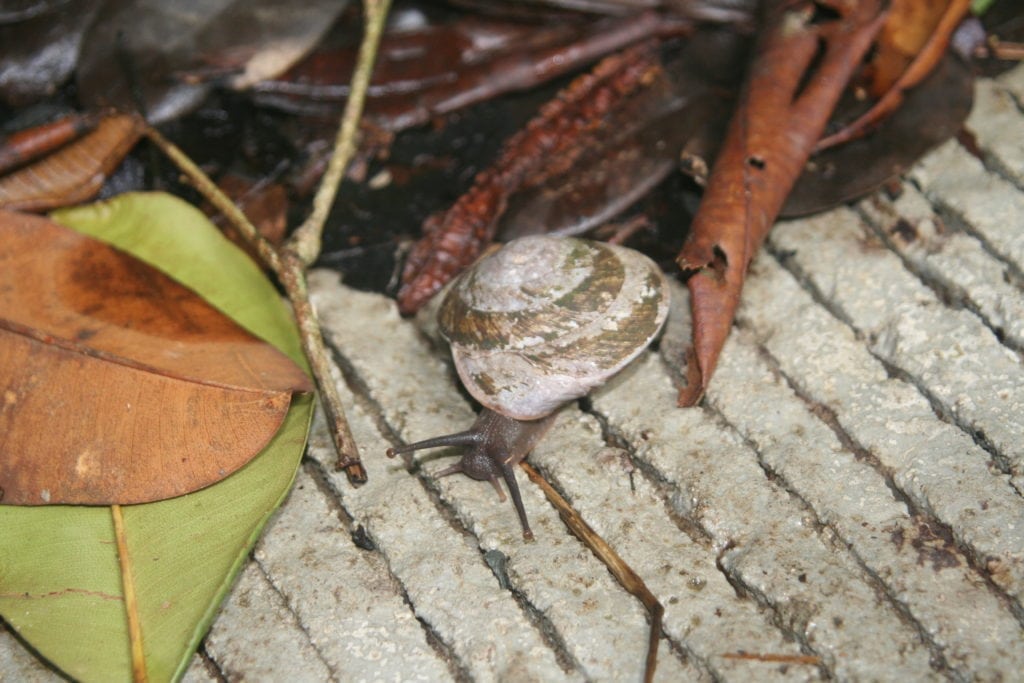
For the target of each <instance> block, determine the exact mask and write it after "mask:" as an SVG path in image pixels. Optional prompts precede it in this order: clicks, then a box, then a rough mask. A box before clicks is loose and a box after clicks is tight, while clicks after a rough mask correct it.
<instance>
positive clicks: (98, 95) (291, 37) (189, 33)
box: [78, 0, 347, 122]
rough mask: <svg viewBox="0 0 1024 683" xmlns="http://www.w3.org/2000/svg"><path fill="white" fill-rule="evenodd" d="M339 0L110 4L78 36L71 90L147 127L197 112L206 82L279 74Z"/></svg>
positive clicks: (116, 0) (312, 40)
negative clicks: (137, 116) (139, 118)
mask: <svg viewBox="0 0 1024 683" xmlns="http://www.w3.org/2000/svg"><path fill="white" fill-rule="evenodd" d="M346 4H347V3H346V2H344V1H343V0H316V1H315V2H305V3H299V4H293V3H280V2H275V1H274V0H259V1H258V2H243V1H241V0H184V1H178V2H173V3H168V2H163V1H161V0H139V1H135V0H110V1H108V2H107V3H106V4H105V6H104V7H103V9H102V11H100V13H99V14H98V15H97V17H96V20H95V22H94V24H93V28H92V29H91V30H90V31H89V33H88V34H87V36H86V40H85V44H84V47H83V49H82V54H81V59H80V62H79V68H78V88H79V92H80V96H81V98H82V100H83V102H84V103H85V104H86V105H88V106H90V107H102V106H113V107H116V108H118V109H121V110H123V111H135V110H137V109H138V107H139V105H142V106H143V108H144V109H145V111H144V112H143V113H144V114H145V115H146V116H147V118H148V119H149V120H150V121H152V122H161V121H165V120H167V119H169V118H172V117H175V116H177V115H179V114H181V113H183V112H185V111H188V110H190V109H192V108H193V107H195V106H197V105H198V104H199V102H200V101H201V100H202V99H203V98H204V97H205V96H206V94H207V93H208V91H209V89H210V87H211V86H212V85H213V84H223V85H226V86H230V87H236V88H244V87H247V86H248V85H251V84H252V83H254V82H256V81H258V80H261V79H264V78H269V77H270V76H273V75H275V74H277V73H280V72H281V71H284V70H285V69H287V68H288V67H289V66H291V65H292V64H293V63H295V62H296V61H297V60H298V59H300V58H301V57H302V56H303V55H304V54H305V53H306V52H307V51H308V50H309V49H311V48H312V46H313V45H315V44H316V42H317V41H318V40H319V39H320V38H321V37H322V36H323V35H324V33H326V31H327V30H328V29H329V28H330V26H331V24H332V23H333V22H334V20H335V18H336V17H337V16H338V15H339V14H340V13H341V11H342V10H343V9H344V8H345V6H346Z"/></svg>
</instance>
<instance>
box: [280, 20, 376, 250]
mask: <svg viewBox="0 0 1024 683" xmlns="http://www.w3.org/2000/svg"><path fill="white" fill-rule="evenodd" d="M364 3H365V4H364V12H365V17H366V27H365V29H364V30H363V42H362V44H361V45H360V46H359V59H358V61H357V62H356V70H355V73H353V74H352V85H351V88H350V90H349V96H348V100H347V101H346V102H345V111H344V112H343V113H342V115H341V123H340V124H339V125H338V135H337V137H336V138H335V141H334V151H333V152H332V154H331V160H330V162H329V163H328V165H327V170H326V171H325V172H324V176H323V179H322V180H321V181H320V187H319V188H318V189H317V191H316V196H315V197H314V198H313V210H312V212H310V214H309V217H308V218H307V219H306V220H305V222H304V223H303V224H302V225H300V226H299V227H298V228H297V229H296V230H295V232H294V233H293V234H292V236H291V239H289V241H288V245H287V246H288V248H289V249H291V250H292V251H294V252H295V253H296V254H297V255H298V256H299V259H300V260H301V261H302V263H303V264H304V265H305V266H309V265H310V264H312V263H313V262H314V261H316V259H317V258H318V257H319V256H320V244H321V238H322V236H323V231H324V223H326V222H327V215H328V214H329V213H330V211H331V207H332V206H333V205H334V198H335V197H336V196H337V194H338V187H339V186H340V185H341V181H342V179H343V178H344V177H345V171H346V169H347V168H348V165H349V162H351V161H352V157H353V155H355V153H356V149H357V148H358V144H359V135H358V134H359V121H360V119H362V116H363V104H364V103H365V101H366V91H367V89H368V88H369V86H370V77H371V76H372V75H373V65H374V62H375V60H376V56H377V47H378V46H379V45H380V38H381V35H382V34H383V33H384V22H385V19H386V18H387V15H388V6H389V5H390V4H391V0H364Z"/></svg>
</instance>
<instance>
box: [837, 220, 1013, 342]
mask: <svg viewBox="0 0 1024 683" xmlns="http://www.w3.org/2000/svg"><path fill="white" fill-rule="evenodd" d="M878 208H879V209H880V210H883V211H886V210H890V211H891V210H892V209H891V207H878ZM854 210H855V211H856V212H857V215H859V216H860V219H861V221H862V222H863V223H864V224H865V225H867V226H868V227H870V228H871V229H872V231H873V232H874V233H875V235H876V236H877V237H878V239H879V240H880V241H881V242H882V243H883V244H884V245H885V246H886V247H887V248H888V249H889V251H891V252H893V253H894V254H895V255H896V256H897V257H899V259H900V262H901V263H902V264H903V268H904V269H905V270H906V271H907V272H909V273H911V274H912V275H914V277H916V278H917V279H918V280H920V281H921V282H922V283H923V284H924V285H925V286H926V287H928V288H929V289H930V290H931V291H932V293H934V294H935V296H936V298H938V299H939V300H940V301H942V302H943V303H944V304H945V305H946V306H947V307H949V308H953V309H962V310H966V311H968V312H970V313H971V314H973V315H974V316H975V317H976V318H978V320H980V321H981V323H982V324H983V325H984V326H985V327H986V328H988V329H989V331H991V332H992V334H993V335H995V337H996V339H998V340H999V343H1000V344H1002V345H1003V346H1005V347H1007V348H1008V349H1011V350H1013V351H1015V352H1017V353H1018V354H1021V353H1024V344H1021V343H1018V342H1017V341H1016V340H1014V339H1012V338H1009V337H1008V336H1007V333H1006V330H1005V329H1004V328H1003V327H1002V326H1001V325H998V324H996V323H995V322H993V320H992V319H991V318H990V317H989V316H988V314H987V313H985V311H983V310H982V307H981V305H980V304H979V303H978V302H977V301H976V300H975V299H974V298H973V297H972V296H971V293H970V292H969V291H968V290H966V289H964V288H963V287H960V286H959V285H958V284H957V283H955V282H946V281H944V280H943V279H942V278H941V276H938V275H936V274H935V273H933V272H930V271H929V265H928V264H927V263H918V262H916V261H914V260H913V259H911V258H910V257H909V256H908V255H907V253H906V252H905V251H904V250H902V249H899V248H898V247H897V245H896V241H895V240H893V238H892V236H891V235H890V234H889V232H888V231H887V230H886V229H885V228H884V226H883V225H881V224H880V223H879V222H878V221H876V220H874V219H873V218H872V216H871V215H870V214H869V213H868V212H867V211H865V210H864V209H863V208H861V207H860V206H859V205H858V206H855V207H854Z"/></svg>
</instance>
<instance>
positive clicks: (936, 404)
mask: <svg viewBox="0 0 1024 683" xmlns="http://www.w3.org/2000/svg"><path fill="white" fill-rule="evenodd" d="M765 249H766V250H767V251H768V252H769V253H770V254H771V255H772V256H773V257H774V258H775V260H776V262H777V263H778V264H779V265H780V266H782V267H783V268H784V269H785V270H786V271H787V272H788V273H789V274H790V275H792V276H793V278H794V279H795V280H796V281H797V283H798V284H799V285H800V286H801V287H802V288H803V289H804V291H806V292H807V293H808V294H809V295H810V297H811V298H812V299H813V300H814V301H815V303H817V304H818V305H819V306H821V307H822V308H823V309H824V310H825V311H826V312H827V313H829V315H831V316H832V317H833V318H835V319H836V320H838V321H839V322H841V323H843V324H844V325H846V326H847V327H848V328H849V329H850V330H851V331H852V332H853V333H854V335H855V336H856V338H857V339H858V340H860V341H863V342H865V346H864V348H865V350H866V351H867V352H868V353H869V354H870V355H871V357H872V358H874V359H875V360H877V361H878V362H879V363H880V364H881V365H882V366H883V367H884V368H885V371H886V372H887V373H888V375H889V376H890V377H891V378H893V379H897V380H899V381H901V382H904V383H905V384H907V385H909V386H912V387H913V388H914V389H915V390H916V391H917V392H918V394H920V395H921V396H922V397H923V398H924V399H925V400H926V401H927V402H928V403H929V405H930V406H931V408H932V412H933V413H934V414H935V416H936V417H937V418H938V419H939V420H941V421H942V422H945V423H946V424H949V425H952V426H954V427H956V428H957V429H959V430H960V431H962V432H964V433H965V434H967V435H968V436H969V437H970V438H971V440H972V441H974V443H975V444H976V445H977V446H978V447H979V448H981V449H982V450H984V451H985V452H986V453H988V455H989V456H990V457H991V458H992V462H993V463H994V464H995V465H996V467H997V468H998V469H999V470H1000V471H1001V472H1002V473H1003V474H1005V475H1007V476H1011V477H1013V476H1020V475H1021V474H1024V473H1020V472H1014V469H1015V466H1014V464H1013V463H1012V462H1011V461H1010V460H1009V459H1008V458H1007V456H1006V455H1005V454H1003V453H1002V452H1000V450H999V449H998V447H996V446H995V444H993V443H992V442H991V441H990V440H989V439H988V437H987V436H986V435H985V433H984V430H982V429H981V428H979V427H976V426H974V425H973V424H972V423H971V422H972V421H971V420H968V419H966V418H963V417H961V416H960V415H958V414H957V412H956V411H955V410H954V409H953V407H952V406H950V405H947V404H946V403H945V402H943V401H942V399H941V398H939V397H938V396H937V395H936V394H935V392H933V391H932V390H931V389H930V388H929V387H928V385H927V384H926V383H925V381H924V380H923V379H922V378H920V377H916V376H914V375H913V374H911V373H910V371H908V370H904V369H903V368H901V367H899V366H898V365H896V363H894V362H893V361H892V360H891V359H889V358H886V357H885V356H884V355H882V354H881V353H880V352H878V351H877V350H876V349H875V348H873V347H874V345H875V344H874V340H873V339H872V338H871V337H873V336H874V335H870V336H869V335H866V334H865V332H864V330H862V329H860V327H858V326H857V325H856V324H855V323H854V322H853V320H852V318H850V316H849V315H847V314H846V312H845V311H843V309H842V306H840V305H839V303H838V302H836V301H833V300H831V299H829V298H828V297H826V296H825V294H824V292H822V291H821V289H820V288H819V287H818V286H817V284H816V283H815V282H814V280H813V279H812V278H811V276H810V275H808V274H807V273H806V271H804V269H803V268H802V267H801V266H800V265H799V264H797V263H795V262H794V261H793V259H792V258H790V257H789V256H788V255H787V254H785V253H784V252H783V251H781V250H779V249H778V248H777V247H775V246H774V245H773V244H772V243H771V240H770V239H769V240H768V241H766V243H765ZM1008 483H1009V485H1010V486H1011V488H1013V490H1014V491H1015V492H1016V493H1017V495H1021V496H1024V491H1021V489H1020V488H1018V487H1017V486H1016V485H1015V484H1014V483H1013V482H1012V480H1011V481H1010V482H1008Z"/></svg>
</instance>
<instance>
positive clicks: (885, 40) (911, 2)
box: [870, 0, 950, 98]
mask: <svg viewBox="0 0 1024 683" xmlns="http://www.w3.org/2000/svg"><path fill="white" fill-rule="evenodd" d="M949 4H950V0H893V1H892V4H890V5H889V17H888V19H886V22H885V25H884V26H882V30H881V31H880V32H879V34H878V44H877V47H876V48H875V53H874V55H873V56H872V58H871V62H870V67H871V85H870V91H871V95H872V97H876V98H878V97H881V96H882V95H884V94H885V93H886V91H888V90H889V88H891V87H892V85H893V84H894V83H895V82H896V81H897V79H899V77H900V76H901V75H902V74H903V72H904V71H906V69H907V66H908V65H909V64H910V63H911V62H912V61H913V60H914V57H916V56H917V53H918V52H920V51H921V48H922V47H924V45H925V43H927V42H928V39H929V38H931V37H932V33H934V31H935V27H936V26H937V25H938V23H939V20H940V19H942V16H943V14H945V12H946V8H947V7H948V6H949Z"/></svg>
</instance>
